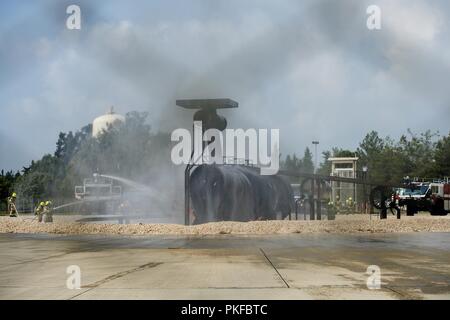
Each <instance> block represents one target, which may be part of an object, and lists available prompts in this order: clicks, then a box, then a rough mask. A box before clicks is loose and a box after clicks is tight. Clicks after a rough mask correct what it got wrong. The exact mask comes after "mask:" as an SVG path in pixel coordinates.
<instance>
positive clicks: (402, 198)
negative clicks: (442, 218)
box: [395, 179, 450, 216]
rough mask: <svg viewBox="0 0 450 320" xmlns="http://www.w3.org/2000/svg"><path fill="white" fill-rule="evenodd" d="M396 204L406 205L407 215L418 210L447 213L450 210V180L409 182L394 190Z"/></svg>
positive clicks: (440, 213) (437, 213) (438, 213)
mask: <svg viewBox="0 0 450 320" xmlns="http://www.w3.org/2000/svg"><path fill="white" fill-rule="evenodd" d="M395 200H396V203H397V205H398V206H400V207H406V213H407V215H409V216H412V215H414V214H416V213H417V212H419V211H429V212H430V213H431V215H447V213H449V212H450V182H449V181H448V179H447V180H444V181H438V180H435V181H434V182H411V183H409V184H408V185H407V186H405V187H404V188H400V189H397V190H396V193H395Z"/></svg>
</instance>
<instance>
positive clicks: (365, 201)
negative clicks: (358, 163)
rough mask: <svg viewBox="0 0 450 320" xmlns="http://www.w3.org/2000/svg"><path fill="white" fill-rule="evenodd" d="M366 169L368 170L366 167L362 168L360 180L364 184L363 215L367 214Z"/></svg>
mask: <svg viewBox="0 0 450 320" xmlns="http://www.w3.org/2000/svg"><path fill="white" fill-rule="evenodd" d="M368 169H369V168H368V167H367V165H365V166H363V167H362V171H363V176H362V179H363V181H364V184H363V197H364V213H367V196H366V179H367V170H368Z"/></svg>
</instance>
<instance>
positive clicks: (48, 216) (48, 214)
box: [43, 200, 53, 222]
mask: <svg viewBox="0 0 450 320" xmlns="http://www.w3.org/2000/svg"><path fill="white" fill-rule="evenodd" d="M52 210H53V208H52V202H51V201H50V200H48V201H46V202H45V205H44V214H43V216H44V222H53V212H52Z"/></svg>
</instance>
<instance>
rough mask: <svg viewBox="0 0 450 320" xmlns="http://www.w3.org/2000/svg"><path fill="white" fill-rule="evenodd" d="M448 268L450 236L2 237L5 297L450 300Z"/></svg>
mask: <svg viewBox="0 0 450 320" xmlns="http://www.w3.org/2000/svg"><path fill="white" fill-rule="evenodd" d="M73 265H75V266H78V267H79V270H80V281H81V288H80V289H73V288H68V285H67V282H68V279H70V281H69V287H71V284H72V285H73V284H74V283H76V281H75V282H73V281H72V280H73V279H74V278H73V277H74V276H75V275H72V274H68V273H67V268H68V267H69V266H73ZM371 265H375V266H377V267H379V270H380V280H381V285H380V288H379V289H369V288H368V287H367V279H368V277H369V276H370V275H369V274H368V273H367V268H368V267H369V266H371ZM449 265H450V233H414V234H374V235H371V234H367V235H361V234H358V235H336V234H325V235H317V234H315V235H301V234H293V235H271V236H231V235H221V236H207V237H198V236H197V237H186V236H183V237H176V236H170V237H167V236H152V237H148V236H146V237H123V236H64V235H61V236H58V235H46V234H41V235H34V234H26V235H25V234H22V235H21V234H0V299H450V268H449ZM375 277H376V275H375ZM371 279H374V278H373V277H372V278H371ZM371 283H372V284H373V282H371ZM375 284H376V282H375ZM375 287H376V286H375Z"/></svg>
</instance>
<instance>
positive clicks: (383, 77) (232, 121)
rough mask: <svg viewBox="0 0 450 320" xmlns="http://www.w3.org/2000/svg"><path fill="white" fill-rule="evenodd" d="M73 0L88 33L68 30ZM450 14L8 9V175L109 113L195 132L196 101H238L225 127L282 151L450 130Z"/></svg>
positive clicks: (1, 139)
mask: <svg viewBox="0 0 450 320" xmlns="http://www.w3.org/2000/svg"><path fill="white" fill-rule="evenodd" d="M71 4H76V5H78V6H79V7H80V9H81V30H69V29H67V28H66V19H67V18H68V16H69V15H68V14H67V13H66V8H67V7H68V6H69V5H71ZM369 5H377V6H379V8H380V9H381V30H369V29H368V28H367V26H366V21H367V18H368V15H367V13H366V9H367V7H368V6H369ZM449 16H450V2H449V1H447V0H432V1H426V0H396V1H391V0H370V1H365V0H311V1H298V0H272V1H269V0H245V1H242V0H183V1H182V0H179V1H175V0H165V1H162V0H161V1H156V0H155V1H138V0H136V1H133V2H130V1H118V0H117V1H115V0H108V1H75V0H72V1H56V0H55V1H49V0H42V1H31V0H23V1H1V2H0V115H1V116H0V117H1V118H0V119H1V124H0V169H7V170H9V169H14V170H17V169H20V168H21V167H22V166H26V165H28V164H29V163H30V162H31V160H33V159H34V160H37V159H39V158H41V157H42V156H43V155H44V154H47V153H53V152H54V150H55V144H56V140H57V137H58V134H59V132H61V131H62V132H68V131H76V130H79V129H80V128H81V127H83V126H84V125H86V124H88V123H91V122H92V120H93V119H94V118H95V117H97V116H99V115H101V114H104V113H105V112H106V111H108V110H109V108H110V106H111V105H113V106H114V107H115V110H116V111H117V112H119V113H122V114H125V113H126V112H129V111H132V110H138V111H147V112H149V121H150V123H151V125H152V127H153V128H154V129H155V130H164V131H169V132H170V131H172V130H174V129H175V128H180V127H185V128H190V123H191V121H192V112H191V111H186V110H182V109H180V108H177V107H176V106H175V100H176V99H185V98H231V99H233V100H236V101H238V102H239V108H238V109H233V110H225V111H220V112H219V113H221V114H222V115H225V116H226V117H227V119H228V127H229V128H244V129H246V128H267V129H271V128H275V129H280V144H281V152H282V154H287V153H294V152H295V153H297V154H302V153H303V151H304V149H305V147H307V146H308V147H311V141H313V140H318V141H320V144H319V148H318V150H319V154H320V152H321V151H323V150H328V149H331V148H332V147H341V148H348V149H355V148H356V147H357V146H358V144H359V142H360V141H361V140H362V139H363V137H364V136H365V134H366V133H368V132H369V131H371V130H376V131H378V132H379V134H380V135H381V136H383V137H384V136H390V137H393V138H398V137H399V136H400V135H402V134H404V133H406V131H407V130H408V129H411V130H412V131H414V132H423V131H426V130H428V129H431V130H433V131H439V132H440V133H441V134H443V135H446V134H448V132H449V131H450V122H449V119H450V117H449V116H450V89H449V83H450V19H449V18H448V17H449Z"/></svg>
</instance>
